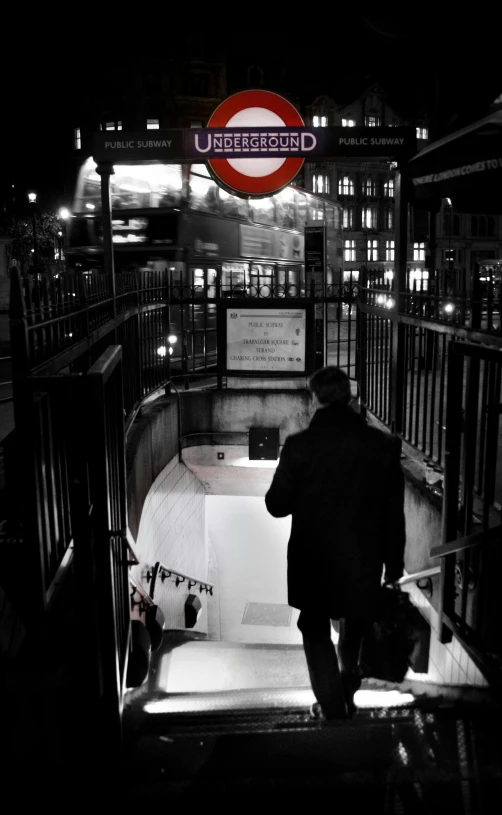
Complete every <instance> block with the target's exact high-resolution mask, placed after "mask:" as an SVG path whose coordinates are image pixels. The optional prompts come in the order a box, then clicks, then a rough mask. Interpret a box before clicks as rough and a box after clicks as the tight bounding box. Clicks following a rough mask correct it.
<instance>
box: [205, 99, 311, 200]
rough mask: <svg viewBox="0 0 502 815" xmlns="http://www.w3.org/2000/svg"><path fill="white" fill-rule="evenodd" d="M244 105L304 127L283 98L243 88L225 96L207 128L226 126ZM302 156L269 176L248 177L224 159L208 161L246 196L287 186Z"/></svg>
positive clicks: (298, 168)
mask: <svg viewBox="0 0 502 815" xmlns="http://www.w3.org/2000/svg"><path fill="white" fill-rule="evenodd" d="M246 108H267V110H271V111H273V113H276V114H277V116H279V117H280V118H281V119H282V121H283V122H284V125H285V127H303V125H304V122H303V119H302V117H301V116H300V114H299V113H298V111H297V110H296V108H294V107H293V105H292V104H291V103H290V102H288V100H287V99H284V97H282V96H279V95H278V94H277V93H272V91H242V92H241V93H234V95H233V96H229V97H228V99H225V100H224V101H223V102H222V103H221V104H220V105H218V107H217V108H216V110H215V111H214V113H213V114H212V116H211V118H210V119H209V121H208V123H207V126H208V127H218V128H221V127H226V125H227V122H228V121H229V120H230V119H231V118H232V116H235V114H236V113H239V111H241V110H245V109H246ZM304 160H305V159H303V158H287V159H286V160H285V162H284V164H283V165H282V166H281V167H279V169H278V170H276V171H275V172H273V173H270V175H264V176H260V177H255V176H248V175H244V174H243V173H240V172H239V171H238V170H235V169H234V168H233V167H232V165H231V164H229V162H228V160H227V159H225V158H212V159H208V164H209V165H210V167H211V169H212V170H213V172H214V173H215V175H217V176H218V178H219V179H220V180H221V181H222V182H223V184H226V185H227V186H228V187H231V188H232V189H234V190H236V191H238V192H243V193H247V194H248V195H266V194H269V193H273V192H277V191H278V190H280V189H282V188H283V187H286V186H287V185H288V184H289V182H290V181H292V179H293V178H294V177H295V175H296V174H297V173H298V171H299V170H300V168H301V166H302V164H303V162H304Z"/></svg>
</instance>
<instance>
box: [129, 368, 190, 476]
mask: <svg viewBox="0 0 502 815" xmlns="http://www.w3.org/2000/svg"><path fill="white" fill-rule="evenodd" d="M171 385H172V386H173V388H174V390H175V391H176V400H177V402H178V461H181V439H182V435H181V396H180V392H179V390H178V388H177V387H176V385H175V384H174V382H173V380H172V379H168V380H166V382H164V383H163V384H162V385H159V387H158V388H155V390H154V391H151V392H150V393H147V394H146V395H145V396H144V397H143V399H142V400H141V402H140V403H139V405H138V406H137V407H136V408H135V409H134V410H133V412H132V414H131V416H130V418H129V419H128V421H127V426H126V429H125V434H124V435H125V441H126V444H127V437H128V435H129V433H130V431H131V428H132V426H133V424H134V422H135V421H136V417H137V415H138V413H139V412H140V410H141V408H143V407H144V406H145V405H144V403H145V402H146V400H147V399H151V398H152V393H155V391H160V390H162V389H165V388H167V387H168V386H171Z"/></svg>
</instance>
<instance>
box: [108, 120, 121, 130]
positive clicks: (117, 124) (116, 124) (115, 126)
mask: <svg viewBox="0 0 502 815" xmlns="http://www.w3.org/2000/svg"><path fill="white" fill-rule="evenodd" d="M105 130H122V122H121V121H117V122H106V123H105Z"/></svg>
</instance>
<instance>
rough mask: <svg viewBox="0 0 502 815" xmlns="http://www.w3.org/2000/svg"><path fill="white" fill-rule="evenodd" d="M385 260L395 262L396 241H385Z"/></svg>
mask: <svg viewBox="0 0 502 815" xmlns="http://www.w3.org/2000/svg"><path fill="white" fill-rule="evenodd" d="M385 260H394V241H385Z"/></svg>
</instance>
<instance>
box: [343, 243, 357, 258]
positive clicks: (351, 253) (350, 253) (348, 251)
mask: <svg viewBox="0 0 502 815" xmlns="http://www.w3.org/2000/svg"><path fill="white" fill-rule="evenodd" d="M343 245H344V258H345V260H355V259H356V242H355V240H348V241H344V242H343Z"/></svg>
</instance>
